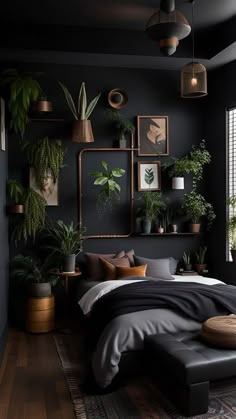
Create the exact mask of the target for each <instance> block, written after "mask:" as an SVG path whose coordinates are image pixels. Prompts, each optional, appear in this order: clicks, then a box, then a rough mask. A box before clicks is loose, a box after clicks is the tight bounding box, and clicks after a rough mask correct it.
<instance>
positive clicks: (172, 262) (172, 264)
mask: <svg viewBox="0 0 236 419" xmlns="http://www.w3.org/2000/svg"><path fill="white" fill-rule="evenodd" d="M168 259H169V261H170V273H171V275H175V274H176V269H177V265H178V262H179V261H178V259H175V258H172V257H169V258H168Z"/></svg>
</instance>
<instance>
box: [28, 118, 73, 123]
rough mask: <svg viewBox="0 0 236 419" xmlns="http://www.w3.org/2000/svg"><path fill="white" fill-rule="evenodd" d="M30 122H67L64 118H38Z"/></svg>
mask: <svg viewBox="0 0 236 419" xmlns="http://www.w3.org/2000/svg"><path fill="white" fill-rule="evenodd" d="M30 121H32V122H65V120H64V118H39V117H38V118H36V117H31V118H30Z"/></svg>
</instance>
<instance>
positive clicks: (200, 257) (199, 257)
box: [195, 246, 207, 274]
mask: <svg viewBox="0 0 236 419" xmlns="http://www.w3.org/2000/svg"><path fill="white" fill-rule="evenodd" d="M206 252H207V246H203V247H201V246H200V247H199V250H198V251H197V252H195V256H196V264H195V267H196V269H197V272H198V273H199V274H200V273H201V272H202V271H203V270H204V269H206V266H207V265H206V261H205V257H206Z"/></svg>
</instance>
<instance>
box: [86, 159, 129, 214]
mask: <svg viewBox="0 0 236 419" xmlns="http://www.w3.org/2000/svg"><path fill="white" fill-rule="evenodd" d="M102 166H103V168H104V169H105V171H103V172H99V171H97V172H90V173H89V176H93V177H95V181H94V185H96V186H99V187H100V191H99V193H98V200H97V209H98V212H99V213H102V212H103V211H104V210H105V209H106V208H108V207H110V208H111V209H112V208H113V207H114V206H115V205H116V204H117V202H118V201H119V199H120V192H121V187H120V185H119V184H118V183H117V181H116V180H115V179H116V178H120V177H122V176H124V174H125V170H124V169H120V168H114V169H111V170H108V164H107V162H106V161H104V160H103V161H102Z"/></svg>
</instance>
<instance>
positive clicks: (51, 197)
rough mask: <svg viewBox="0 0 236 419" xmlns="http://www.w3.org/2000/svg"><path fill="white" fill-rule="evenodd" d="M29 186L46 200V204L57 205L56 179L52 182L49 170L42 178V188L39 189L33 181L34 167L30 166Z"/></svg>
mask: <svg viewBox="0 0 236 419" xmlns="http://www.w3.org/2000/svg"><path fill="white" fill-rule="evenodd" d="M29 181H30V182H29V183H30V187H31V188H32V189H33V190H34V191H35V192H37V193H38V194H39V195H41V196H42V197H43V198H44V199H45V200H46V202H47V205H48V206H57V205H59V201H58V179H57V180H56V182H54V179H53V176H52V174H51V171H50V170H49V171H48V172H47V173H46V175H45V178H44V183H43V185H44V186H43V189H42V190H40V189H39V188H38V186H37V185H36V182H35V176H34V169H33V168H32V167H31V168H30V179H29Z"/></svg>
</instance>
